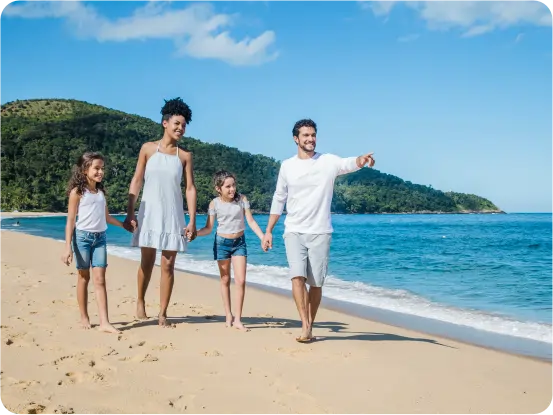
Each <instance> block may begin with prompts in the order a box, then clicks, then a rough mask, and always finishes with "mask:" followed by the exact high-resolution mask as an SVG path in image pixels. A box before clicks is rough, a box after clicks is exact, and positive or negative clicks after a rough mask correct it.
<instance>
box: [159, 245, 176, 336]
mask: <svg viewBox="0 0 553 415" xmlns="http://www.w3.org/2000/svg"><path fill="white" fill-rule="evenodd" d="M176 259H177V252H176V251H162V252H161V283H160V284H159V300H160V301H159V303H160V307H161V309H160V310H159V317H158V318H159V325H160V326H162V327H170V326H171V325H170V324H169V323H168V322H167V307H169V301H171V293H172V292H173V284H174V283H175V260H176Z"/></svg>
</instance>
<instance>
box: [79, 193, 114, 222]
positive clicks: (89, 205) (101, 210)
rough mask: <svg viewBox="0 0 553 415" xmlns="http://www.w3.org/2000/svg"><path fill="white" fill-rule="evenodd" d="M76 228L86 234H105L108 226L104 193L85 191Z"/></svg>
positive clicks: (80, 203)
mask: <svg viewBox="0 0 553 415" xmlns="http://www.w3.org/2000/svg"><path fill="white" fill-rule="evenodd" d="M76 228H77V229H78V230H80V231H86V232H105V230H106V229H107V228H108V225H107V223H106V198H105V196H104V192H102V191H101V190H98V192H97V193H91V192H90V191H89V190H88V189H87V190H85V192H84V194H83V195H82V196H81V201H80V202H79V211H78V212H77V224H76Z"/></svg>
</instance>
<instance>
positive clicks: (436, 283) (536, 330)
mask: <svg viewBox="0 0 553 415" xmlns="http://www.w3.org/2000/svg"><path fill="white" fill-rule="evenodd" d="M267 219H268V216H266V215H257V216H256V220H257V221H258V223H259V224H260V226H261V227H262V229H264V227H265V224H266V223H267ZM17 220H19V222H20V226H19V227H14V226H13V224H14V223H15V221H16V219H4V220H2V228H4V229H10V230H14V231H18V232H25V233H29V234H33V235H40V236H45V237H50V238H54V239H58V240H63V238H64V226H65V218H63V217H49V218H19V219H17ZM205 220H206V217H205V216H202V215H200V216H199V217H198V227H201V226H203V224H204V223H205ZM333 226H334V229H335V233H334V236H333V242H332V248H331V260H330V270H329V272H330V277H329V279H328V281H327V284H326V285H325V290H324V295H325V296H327V297H329V298H333V299H337V300H342V301H346V302H349V303H354V304H361V305H367V306H372V307H377V308H381V309H386V310H393V311H398V312H402V313H406V314H411V315H417V316H422V317H428V318H432V319H436V320H440V321H446V322H450V323H454V324H458V325H464V326H468V327H473V328H476V329H481V330H485V331H489V332H494V333H501V334H507V335H511V336H516V337H524V338H528V339H534V340H540V341H545V342H549V343H551V317H552V312H551V305H552V294H551V292H552V286H551V285H552V235H551V229H552V222H551V214H509V215H334V216H333ZM282 230H283V226H282V219H281V221H280V222H279V224H278V225H277V228H276V230H275V234H274V236H275V237H274V244H273V245H274V248H273V250H272V251H270V252H268V253H265V252H263V251H262V250H261V248H260V245H259V242H258V239H257V237H256V236H255V234H253V232H251V230H249V229H248V231H247V238H248V251H249V257H248V280H250V281H253V282H256V283H260V284H265V285H268V286H272V287H278V288H284V289H289V288H290V282H289V280H288V278H287V274H286V271H287V270H286V257H285V254H284V245H283V241H282V238H281V235H282ZM108 243H109V245H110V246H109V251H110V252H111V253H112V254H114V255H119V256H123V257H126V258H130V259H135V260H138V258H139V250H138V249H135V248H131V247H130V246H129V243H130V234H128V233H127V232H125V231H124V230H122V229H120V228H112V227H110V228H109V229H108ZM212 243H213V235H211V236H209V237H203V238H198V239H197V240H195V241H193V242H192V243H191V244H190V245H189V250H188V252H187V253H186V254H179V256H178V260H177V267H178V268H179V269H183V270H188V271H192V272H194V271H195V272H201V273H208V274H213V275H217V267H216V265H215V262H214V261H213V260H212V248H211V247H212ZM134 277H135V276H134V274H133V275H129V278H132V279H134Z"/></svg>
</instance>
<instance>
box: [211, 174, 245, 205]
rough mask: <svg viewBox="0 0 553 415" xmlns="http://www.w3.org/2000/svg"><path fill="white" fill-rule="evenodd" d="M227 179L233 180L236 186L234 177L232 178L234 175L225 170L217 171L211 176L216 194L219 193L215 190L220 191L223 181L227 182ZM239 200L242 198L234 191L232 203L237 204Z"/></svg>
mask: <svg viewBox="0 0 553 415" xmlns="http://www.w3.org/2000/svg"><path fill="white" fill-rule="evenodd" d="M228 178H232V179H234V183H235V184H236V177H235V176H234V174H232V173H231V172H228V171H226V170H219V171H218V172H217V173H215V174H214V175H213V185H214V186H215V190H216V191H217V193H219V191H218V190H217V188H219V189H220V188H221V187H223V185H224V184H225V180H227V179H228ZM241 198H242V196H241V195H240V193H238V191H236V192H235V193H234V201H235V202H238V201H240V199H241Z"/></svg>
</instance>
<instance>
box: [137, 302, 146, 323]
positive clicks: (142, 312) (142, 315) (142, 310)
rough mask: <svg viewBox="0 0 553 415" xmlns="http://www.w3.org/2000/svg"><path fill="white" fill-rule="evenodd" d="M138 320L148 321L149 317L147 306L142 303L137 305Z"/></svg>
mask: <svg viewBox="0 0 553 415" xmlns="http://www.w3.org/2000/svg"><path fill="white" fill-rule="evenodd" d="M136 318H137V319H139V320H147V319H148V316H147V315H146V304H144V302H142V301H138V302H137V303H136Z"/></svg>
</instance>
